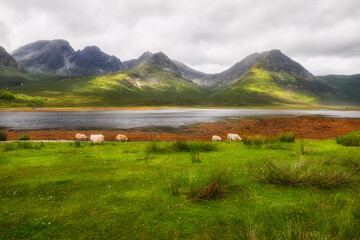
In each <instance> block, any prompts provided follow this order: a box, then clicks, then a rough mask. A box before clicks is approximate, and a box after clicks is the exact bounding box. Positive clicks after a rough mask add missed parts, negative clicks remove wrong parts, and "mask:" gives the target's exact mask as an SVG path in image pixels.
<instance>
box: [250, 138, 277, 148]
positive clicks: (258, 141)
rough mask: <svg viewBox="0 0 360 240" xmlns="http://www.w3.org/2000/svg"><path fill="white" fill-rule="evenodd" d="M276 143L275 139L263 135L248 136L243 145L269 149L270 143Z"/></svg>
mask: <svg viewBox="0 0 360 240" xmlns="http://www.w3.org/2000/svg"><path fill="white" fill-rule="evenodd" d="M274 141H275V139H274V138H270V137H268V136H261V135H254V136H246V137H244V139H243V143H244V144H245V145H246V146H249V147H267V146H269V145H270V143H273V142H274Z"/></svg>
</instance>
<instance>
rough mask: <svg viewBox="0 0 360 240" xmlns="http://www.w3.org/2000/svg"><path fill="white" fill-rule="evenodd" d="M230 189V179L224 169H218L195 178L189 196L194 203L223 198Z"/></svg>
mask: <svg viewBox="0 0 360 240" xmlns="http://www.w3.org/2000/svg"><path fill="white" fill-rule="evenodd" d="M229 187H230V177H229V174H228V172H227V171H225V170H224V169H217V170H214V171H211V172H209V173H204V174H202V175H200V176H198V177H196V178H193V179H192V180H191V181H190V183H189V190H188V191H187V195H188V197H189V198H190V200H191V201H192V202H198V201H210V200H212V199H217V198H222V197H224V196H225V195H226V193H227V191H228V189H229Z"/></svg>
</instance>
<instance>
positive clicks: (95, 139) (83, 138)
mask: <svg viewBox="0 0 360 240" xmlns="http://www.w3.org/2000/svg"><path fill="white" fill-rule="evenodd" d="M75 137H76V139H77V140H79V141H86V140H87V139H88V137H87V136H86V135H85V134H81V133H78V134H76V136H75ZM104 139H105V138H104V135H101V134H97V135H91V136H90V141H92V142H94V143H101V144H102V143H103V142H104ZM227 140H228V141H231V142H236V141H239V142H241V137H240V136H239V135H238V134H234V133H229V134H228V135H227ZM116 141H118V142H127V141H128V138H127V137H126V136H125V135H123V134H119V135H117V136H116ZM212 141H213V142H221V141H222V139H221V137H219V136H217V135H214V136H213V137H212Z"/></svg>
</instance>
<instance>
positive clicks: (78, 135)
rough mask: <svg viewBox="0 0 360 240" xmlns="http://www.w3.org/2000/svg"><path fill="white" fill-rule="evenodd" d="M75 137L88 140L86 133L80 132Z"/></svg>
mask: <svg viewBox="0 0 360 240" xmlns="http://www.w3.org/2000/svg"><path fill="white" fill-rule="evenodd" d="M75 137H76V139H77V140H79V141H86V140H87V136H86V135H85V134H81V133H78V134H76V136H75Z"/></svg>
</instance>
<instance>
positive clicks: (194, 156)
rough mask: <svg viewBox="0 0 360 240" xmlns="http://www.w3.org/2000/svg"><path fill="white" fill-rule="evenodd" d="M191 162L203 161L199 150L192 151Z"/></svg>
mask: <svg viewBox="0 0 360 240" xmlns="http://www.w3.org/2000/svg"><path fill="white" fill-rule="evenodd" d="M191 162H192V163H201V160H200V153H199V152H191Z"/></svg>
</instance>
